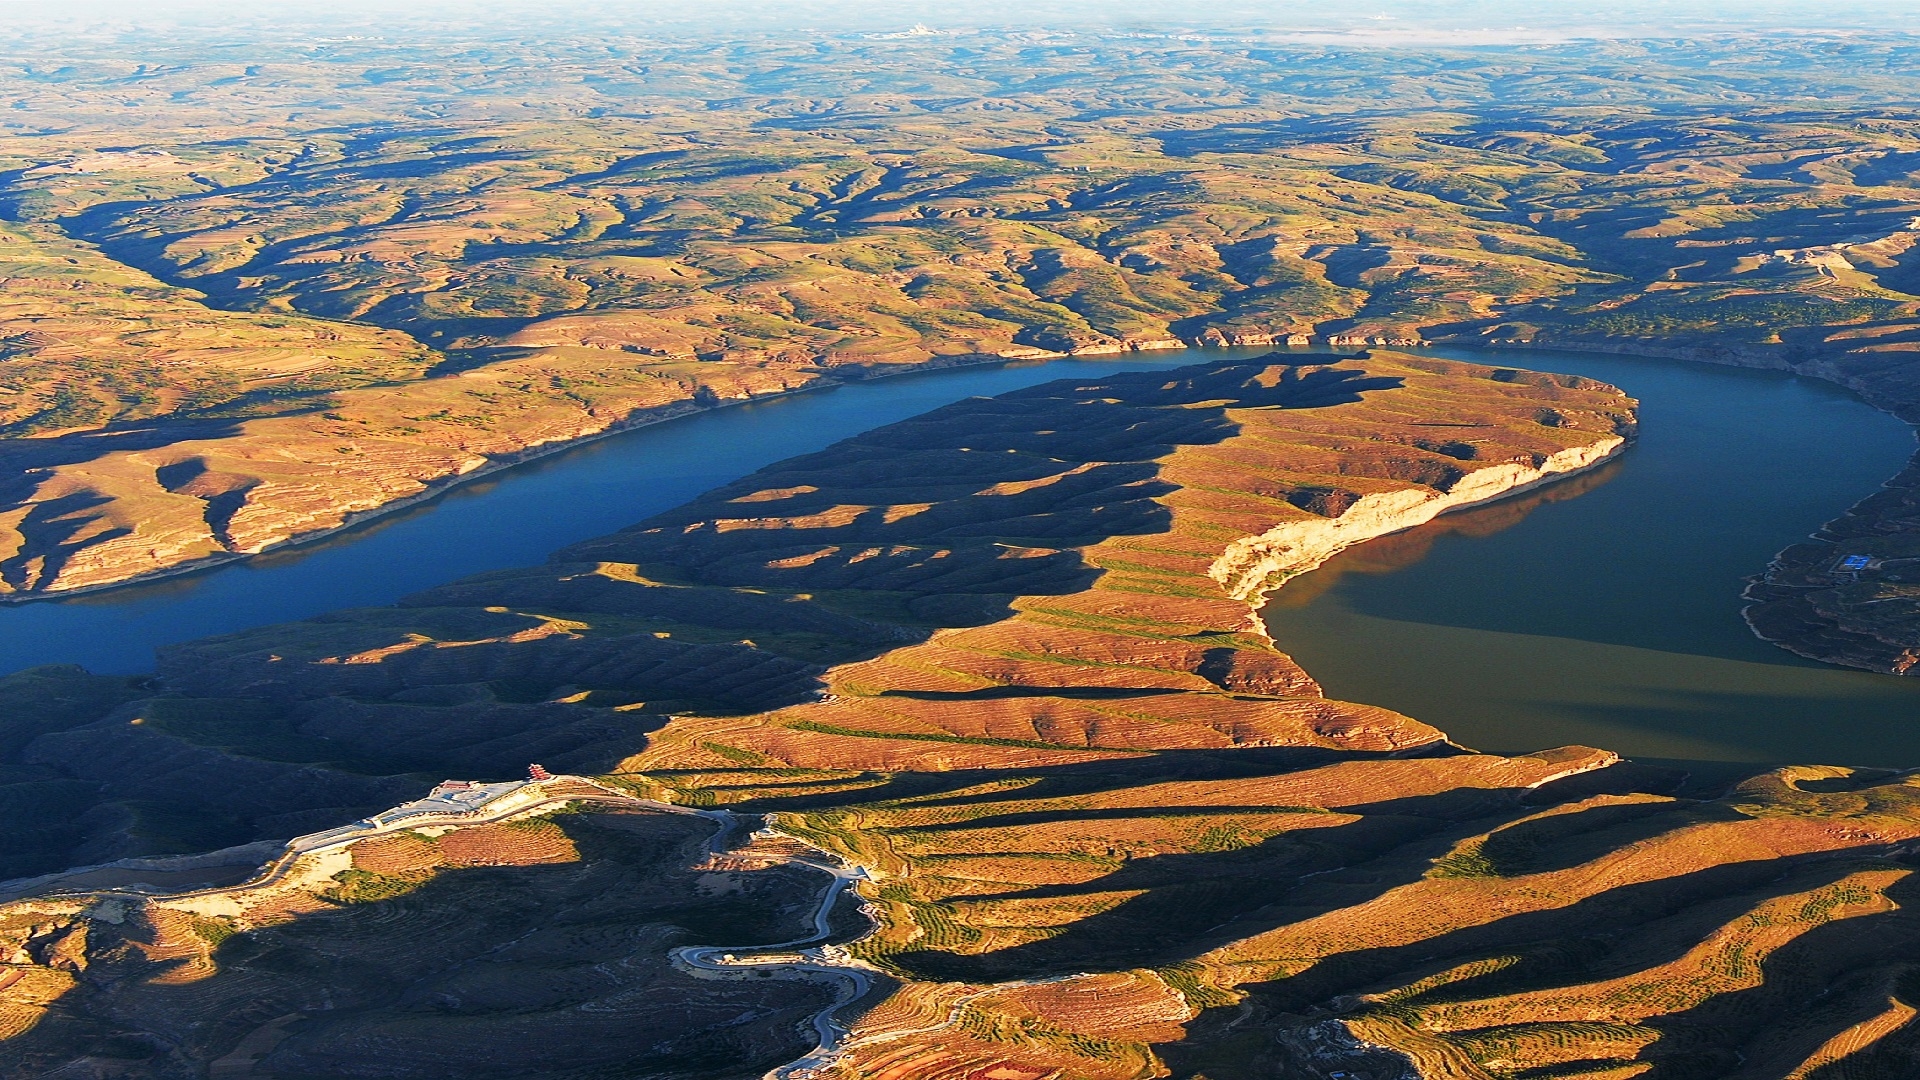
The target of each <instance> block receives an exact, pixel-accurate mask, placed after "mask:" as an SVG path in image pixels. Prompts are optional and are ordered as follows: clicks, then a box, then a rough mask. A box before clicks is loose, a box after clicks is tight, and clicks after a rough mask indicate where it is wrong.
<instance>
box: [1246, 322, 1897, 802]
mask: <svg viewBox="0 0 1920 1080" xmlns="http://www.w3.org/2000/svg"><path fill="white" fill-rule="evenodd" d="M1436 351H1438V352H1440V353H1441V354H1442V355H1452V356H1457V357H1460V358H1462V359H1479V360H1481V361H1482V362H1486V361H1487V360H1489V359H1490V358H1491V357H1490V356H1489V355H1488V354H1485V353H1456V352H1448V351H1447V350H1436ZM1493 355H1494V356H1498V357H1502V358H1504V359H1505V360H1506V362H1508V363H1512V364H1515V365H1516V366H1523V367H1531V368H1539V369H1543V370H1549V371H1561V372H1570V373H1573V374H1578V375H1586V376H1589V377H1591V378H1595V379H1601V380H1604V381H1606V382H1610V383H1613V384H1614V385H1616V386H1620V387H1622V388H1624V389H1626V390H1627V391H1628V392H1629V393H1631V394H1633V395H1634V396H1635V397H1637V398H1639V399H1640V401H1641V408H1640V419H1641V435H1640V438H1639V440H1638V442H1637V443H1636V444H1635V445H1634V446H1633V447H1632V448H1631V449H1629V450H1628V451H1626V453H1625V454H1624V455H1622V456H1621V457H1620V458H1619V459H1617V460H1616V461H1615V462H1613V463H1611V464H1609V465H1606V466H1603V467H1602V468H1601V469H1599V470H1597V471H1595V472H1593V473H1590V474H1587V475H1584V476H1581V477H1577V478H1574V479H1571V480H1568V481H1563V482H1562V483H1561V484H1559V485H1555V486H1552V487H1548V488H1543V489H1540V490H1537V491H1534V492H1530V493H1527V494H1524V495H1520V496H1516V497H1515V498H1513V499H1511V500H1507V501H1504V502H1500V503H1495V504H1491V505H1488V506H1483V507H1479V508H1475V509H1469V510H1465V511H1461V512H1457V513H1455V514H1450V515H1447V516H1445V517H1442V518H1439V519H1437V520H1436V521H1434V522H1432V523H1431V524H1428V525H1425V526H1422V527H1420V528H1417V529H1412V530H1409V531H1407V532H1404V533H1400V534H1397V535H1394V536H1390V537H1385V538H1382V539H1379V540H1375V541H1372V542H1371V543H1369V544H1365V545H1361V546H1360V547H1357V548H1351V549H1349V550H1348V551H1346V552H1343V553H1341V554H1340V555H1338V556H1336V557H1335V558H1334V559H1332V560H1331V561H1329V562H1328V563H1327V564H1326V565H1324V566H1322V567H1321V568H1320V569H1318V570H1315V571H1313V572H1311V573H1308V574H1305V575H1302V576H1301V577H1298V578H1296V579H1294V580H1293V581H1291V582H1289V583H1288V584H1287V585H1285V586H1284V587H1282V588H1281V589H1279V590H1277V591H1275V592H1274V593H1272V594H1270V596H1269V598H1268V603H1267V605H1266V607H1265V608H1264V610H1263V612H1262V616H1263V619H1264V621H1265V622H1266V624H1267V627H1268V631H1269V633H1271V634H1272V635H1273V637H1274V639H1275V641H1276V643H1277V644H1278V645H1279V646H1280V647H1281V648H1283V649H1285V650H1287V651H1288V652H1290V653H1292V654H1293V655H1294V657H1295V658H1296V659H1298V660H1299V661H1300V662H1301V663H1302V664H1303V665H1304V666H1305V667H1306V668H1307V670H1308V671H1310V672H1312V673H1313V675H1314V676H1315V677H1316V678H1318V679H1319V680H1320V681H1321V683H1322V684H1323V685H1324V686H1325V687H1326V690H1327V692H1328V694H1330V695H1332V696H1334V697H1340V698H1346V699H1349V700H1354V701H1364V702H1368V703H1371V704H1376V705H1385V706H1387V707H1388V708H1392V709H1397V710H1399V711H1401V712H1404V713H1407V714H1409V715H1411V716H1415V717H1418V718H1420V719H1421V720H1424V721H1426V722H1428V723H1430V724H1433V725H1435V726H1437V727H1440V728H1442V729H1443V730H1445V731H1446V732H1448V734H1450V735H1451V736H1452V737H1453V738H1454V739H1455V740H1456V741H1458V742H1461V743H1464V744H1466V745H1468V746H1472V747H1475V748H1477V749H1483V750H1491V751H1496V752H1515V751H1525V750H1533V749H1540V748H1543V747H1548V746H1558V745H1563V744H1568V743H1584V744H1586V745H1590V746H1599V747H1605V748H1607V749H1611V750H1617V751H1619V752H1621V753H1624V754H1629V755H1635V756H1640V757H1653V758H1685V759H1695V760H1709V761H1729V762H1787V761H1791V762H1806V763H1825V764H1848V765H1854V764H1864V765H1890V766H1903V767H1904V766H1920V678H1908V677H1897V676H1890V675H1877V674H1872V673H1868V672H1859V671H1849V670H1844V669H1840V668H1834V667H1828V666H1826V665H1822V664H1817V663H1814V662H1812V661H1807V660H1802V659H1799V658H1797V657H1795V656H1793V655H1791V654H1789V653H1787V652H1786V651H1784V650H1782V649H1779V648H1777V647H1775V646H1772V645H1769V644H1767V643H1765V642H1763V641H1760V640H1759V639H1757V638H1755V637H1754V636H1753V635H1752V634H1751V633H1750V632H1749V631H1748V630H1747V627H1746V624H1745V623H1744V622H1743V621H1742V620H1741V619H1740V608H1741V606H1742V604H1741V600H1740V591H1741V588H1742V587H1743V584H1744V579H1745V578H1746V577H1747V576H1749V575H1752V574H1756V573H1759V572H1760V571H1761V570H1763V569H1764V568H1765V566H1766V563H1767V561H1768V559H1769V558H1770V557H1771V556H1772V555H1773V554H1774V552H1776V551H1778V550H1779V549H1781V548H1782V547H1785V546H1786V545H1787V544H1790V543H1793V542H1794V541H1796V540H1799V539H1801V538H1803V537H1804V536H1806V535H1807V534H1808V533H1809V532H1811V531H1812V530H1814V529H1816V528H1818V527H1819V526H1820V525H1821V524H1822V523H1823V522H1825V521H1827V520H1829V519H1830V518H1832V517H1834V516H1835V515H1837V514H1838V513H1839V512H1840V511H1841V510H1844V509H1845V508H1846V507H1847V506H1849V505H1851V504H1852V503H1854V502H1855V501H1857V500H1859V499H1860V498H1862V497H1863V496H1865V495H1867V494H1868V493H1870V492H1871V491H1873V490H1874V489H1875V488H1877V487H1878V486H1879V485H1880V483H1881V482H1882V481H1883V480H1885V479H1887V478H1888V477H1890V476H1892V475H1893V474H1894V473H1895V472H1897V471H1899V469H1900V467H1901V466H1902V465H1903V464H1904V462H1905V461H1906V459H1907V457H1908V456H1909V455H1910V454H1911V453H1912V452H1913V448H1914V440H1913V434H1912V431H1911V429H1910V428H1908V426H1907V425H1905V424H1903V423H1901V422H1900V421H1898V420H1896V419H1894V418H1893V417H1891V416H1888V415H1886V414H1884V413H1881V412H1878V411H1877V410H1874V409H1872V408H1871V407H1870V406H1868V405H1866V404H1865V403H1864V402H1862V401H1860V400H1859V399H1858V398H1856V397H1855V396H1853V395H1852V394H1850V393H1848V392H1846V391H1844V390H1841V389H1838V388H1836V387H1834V386H1832V385H1829V384H1826V383H1822V382H1819V381H1816V380H1811V379H1803V378H1798V377H1795V376H1791V375H1786V374H1782V373H1778V372H1763V371H1748V370H1741V369H1736V368H1723V367H1716V366H1711V365H1705V364H1691V363H1682V362H1676V361H1667V360H1643V359H1636V358H1630V357H1611V356H1593V355H1587V354H1576V353H1549V352H1533V351H1529V352H1526V353H1508V352H1501V353H1498V354H1493Z"/></svg>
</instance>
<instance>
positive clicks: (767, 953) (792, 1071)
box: [672, 858, 873, 1080]
mask: <svg viewBox="0 0 1920 1080" xmlns="http://www.w3.org/2000/svg"><path fill="white" fill-rule="evenodd" d="M788 863H789V864H790V865H793V866H805V867H808V868H810V869H813V870H818V871H820V872H821V873H823V874H826V875H828V877H829V880H828V882H827V886H826V888H825V889H823V890H821V893H820V904H819V906H818V907H816V908H815V909H814V912H813V933H811V934H808V935H807V936H805V937H800V938H795V939H794V940H792V941H782V942H780V943H778V944H775V945H755V946H751V947H749V948H731V949H730V948H727V947H726V946H723V945H700V946H686V947H682V948H678V949H675V950H673V953H672V956H673V959H674V962H675V963H677V964H679V965H681V966H682V967H683V968H686V969H688V970H689V972H690V973H693V974H706V975H708V976H710V977H712V976H718V977H722V978H736V977H739V976H740V975H741V974H743V973H745V972H746V971H750V970H752V969H754V968H767V967H771V968H778V969H779V971H780V973H781V974H783V975H788V976H794V975H798V976H802V977H815V978H830V979H834V980H837V981H839V983H840V991H839V993H838V994H836V995H835V996H834V1000H833V1003H832V1004H831V1005H828V1006H827V1007H826V1008H824V1009H822V1010H820V1011H819V1012H818V1013H816V1014H814V1017H813V1030H814V1034H815V1036H816V1038H817V1039H818V1045H816V1046H815V1047H814V1049H813V1050H812V1051H811V1052H809V1053H808V1054H807V1055H806V1056H805V1057H802V1058H800V1059H799V1060H798V1061H794V1062H790V1063H788V1064H786V1065H782V1066H781V1067H779V1068H777V1069H775V1070H773V1071H772V1072H769V1073H768V1074H767V1080H802V1078H804V1077H809V1076H812V1075H813V1073H814V1070H815V1069H817V1068H819V1067H820V1066H822V1065H825V1064H827V1063H828V1062H829V1061H831V1060H833V1058H834V1057H835V1056H836V1055H837V1054H838V1053H839V1052H840V1045H841V1042H842V1041H843V1040H844V1039H845V1038H846V1037H847V1033H848V1032H847V1027H846V1025H845V1024H843V1023H841V1022H840V1010H841V1009H844V1008H846V1007H847V1006H848V1005H851V1004H853V1003H854V1002H856V1001H858V1000H860V999H861V998H863V997H865V996H866V995H867V991H869V990H871V989H873V975H872V974H871V973H870V972H869V971H867V970H866V969H865V968H864V967H861V966H859V965H857V964H856V963H854V962H851V961H847V960H842V959H840V958H839V957H837V956H835V955H832V954H830V953H827V952H826V951H824V950H821V949H817V948H809V946H816V945H821V944H824V943H825V942H826V940H827V938H829V937H831V936H832V935H833V908H834V905H835V904H837V903H838V902H839V900H840V896H841V894H842V893H844V892H846V891H847V889H848V888H850V887H852V885H853V883H854V882H856V881H863V880H865V879H866V876H867V872H866V871H865V870H863V869H861V868H860V867H857V866H845V865H837V864H833V863H826V862H818V861H815V860H812V859H799V858H795V859H789V860H788ZM795 950H798V951H797V952H796V951H795Z"/></svg>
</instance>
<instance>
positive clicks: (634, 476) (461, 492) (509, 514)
mask: <svg viewBox="0 0 1920 1080" xmlns="http://www.w3.org/2000/svg"><path fill="white" fill-rule="evenodd" d="M1269 351H1270V350H1267V349H1208V350H1205V351H1204V353H1200V352H1161V353H1132V354H1127V355H1124V356H1119V357H1114V358H1112V359H1068V360H1053V361H1048V362H1046V363H1020V364H1007V365H997V366H987V367H970V368H953V369H947V370H944V371H933V372H926V373H923V374H910V375H900V376H895V377H892V378H887V379H876V380H872V381H869V382H859V383H851V384H848V385H844V386H834V387H824V388H821V389H818V390H810V391H806V392H803V393H799V394H793V395H787V396H782V397H777V398H768V399H765V400H762V401H756V402H751V403H748V404H744V405H736V406H731V407H728V408H724V409H716V410H714V411H711V412H706V413H699V414H695V415H693V416H687V417H682V418H680V419H676V420H670V421H667V422H665V423H660V424H653V425H650V426H647V427H642V428H635V429H633V430H631V431H626V432H622V433H620V434H618V435H613V436H609V437H608V438H604V439H599V440H596V441H593V442H588V443H583V444H581V445H579V446H576V447H572V448H570V449H568V450H565V451H562V452H560V453H557V454H553V455H550V456H548V457H544V458H539V459H537V460H535V461H531V462H528V463H526V464H524V465H521V466H518V467H515V468H513V469H508V470H504V471H502V472H498V473H494V474H492V475H490V476H487V477H484V478H482V479H480V480H476V481H474V482H472V483H469V484H464V485H460V486H458V487H454V488H452V489H450V490H449V491H447V492H446V493H445V494H444V495H442V496H441V497H439V498H437V499H433V500H431V501H429V502H425V503H421V504H419V505H417V506H413V507H409V508H407V509H404V510H401V511H397V512H395V513H392V514H388V515H386V516H384V517H379V518H375V519H373V520H371V521H368V522H366V523H365V524H364V525H361V526H359V527H357V528H354V529H349V530H346V531H344V532H341V533H338V534H336V535H334V536H331V537H328V538H326V539H324V540H321V541H317V542H315V543H312V544H306V545H300V546H296V547H291V548H286V549H283V550H280V551H277V552H269V553H268V554H266V555H263V556H260V557H258V558H254V559H250V560H247V561H245V562H239V563H228V564H226V565H224V566H219V567H215V568H212V569H208V570H204V571H200V572H197V573H192V574H183V575H180V576H177V577H172V578H163V579H160V580H157V581H154V582H152V583H149V584H142V585H134V586H129V587H126V588H121V589H112V590H107V591H104V592H99V593H88V594H82V595H80V596H75V597H72V598H69V599H60V600H40V601H33V602H29V603H25V604H10V605H0V672H9V671H16V670H19V669H20V668H24V667H31V666H33V665H36V664H80V665H82V666H84V667H86V668H87V669H89V670H91V671H95V672H100V673H123V672H124V673H133V672H140V671H149V670H152V667H153V651H154V649H155V648H156V647H159V646H162V645H170V644H177V643H179V642H183V641H192V640H194V639H195V638H202V637H208V636H211V635H214V634H223V633H229V632H231V631H235V630H244V629H247V628H249V627H254V626H264V625H267V624H270V623H276V622H286V621H288V620H292V619H303V618H307V617H308V616H312V615H318V614H320V613H322V612H326V611H333V610H335V609H338V608H348V607H368V606H373V605H379V604H389V603H392V602H393V601H395V600H398V599H399V598H401V597H403V596H406V595H408V594H410V593H414V592H418V591H420V590H422V589H426V588H430V587H432V586H434V585H441V584H445V583H446V582H449V581H453V580H455V579H457V578H461V577H465V576H467V575H469V574H477V573H481V572H483V571H487V570H500V569H505V568H508V567H514V566H527V565H530V564H533V563H539V562H543V561H545V559H546V557H547V555H548V553H550V552H552V551H554V550H555V549H557V548H560V547H564V546H565V545H567V544H571V543H574V542H575V541H579V540H585V539H588V538H590V537H595V536H600V535H602V534H605V533H610V532H613V531H614V530H616V529H621V528H625V527H626V526H628V525H631V524H633V523H634V522H637V521H639V520H641V519H643V518H645V517H648V516H649V515H652V514H655V513H658V512H660V511H662V510H667V509H670V508H672V507H675V506H678V505H680V504H681V503H683V502H686V501H687V500H689V499H691V498H693V497H694V496H696V495H698V494H700V493H701V492H703V491H706V490H707V489H709V488H712V487H715V486H718V485H720V484H723V483H726V482H727V481H730V480H734V479H737V478H739V477H741V476H745V475H746V474H748V473H750V472H753V471H754V470H755V469H758V468H761V467H762V466H765V465H770V464H772V463H774V462H776V461H781V460H784V459H786V458H789V457H793V456H795V455H798V454H806V453H811V452H813V451H815V450H819V449H821V448H823V447H826V446H829V445H831V444H832V443H835V442H838V441H839V440H841V439H844V438H847V437H849V436H853V435H858V434H860V433H861V432H863V431H868V430H871V429H873V428H876V427H879V426H881V425H883V424H890V423H893V422H894V421H897V420H904V419H906V418H908V417H910V416H917V415H919V414H920V413H923V412H926V411H928V410H930V409H935V408H938V407H940V406H942V405H945V404H947V403H949V402H953V401H958V400H960V399H962V398H967V397H973V396H991V395H994V394H1003V393H1006V392H1007V391H1009V390H1017V389H1019V388H1021V387H1024V386H1033V385H1036V384H1039V383H1043V382H1051V381H1053V380H1054V379H1063V378H1074V377H1081V378H1086V377H1103V376H1105V375H1110V374H1113V373H1115V372H1119V371H1141V370H1147V369H1152V368H1172V367H1182V366H1185V365H1187V364H1193V363H1197V362H1199V361H1200V360H1202V359H1208V358H1216V357H1217V358H1226V357H1231V356H1258V355H1261V354H1263V353H1266V352H1269Z"/></svg>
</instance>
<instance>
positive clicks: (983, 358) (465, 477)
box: [0, 353, 1072, 605]
mask: <svg viewBox="0 0 1920 1080" xmlns="http://www.w3.org/2000/svg"><path fill="white" fill-rule="evenodd" d="M976 355H978V358H977V359H975V358H974V357H975V356H976ZM1070 355H1072V354H1068V353H1058V354H1053V355H1044V356H998V355H984V354H968V355H967V356H966V357H965V358H963V359H961V360H958V361H956V362H950V363H943V364H935V363H931V362H929V363H922V364H894V365H887V367H888V368H890V369H892V370H875V371H874V373H873V374H871V375H867V376H864V377H862V378H857V379H850V378H844V377H841V376H837V375H833V374H826V375H823V376H822V377H820V378H819V379H816V380H814V381H813V382H811V383H808V384H807V385H805V386H801V387H796V388H795V389H792V390H780V391H776V392H775V393H771V394H761V395H759V396H750V397H744V398H723V399H718V400H715V401H713V402H712V403H711V404H705V405H702V404H698V403H697V402H698V399H697V398H687V399H685V401H684V402H673V403H670V404H667V405H660V406H656V407H654V408H653V409H650V410H647V411H646V412H645V413H644V414H641V413H635V414H632V415H629V416H628V417H626V418H624V419H621V420H618V421H615V422H614V423H612V424H610V425H608V426H607V427H606V428H603V429H602V430H600V431H596V432H594V433H592V434H590V435H581V436H579V437H577V438H572V439H561V440H556V441H554V442H551V443H541V444H538V445H535V446H529V447H527V448H526V449H525V450H521V451H518V452H516V453H514V454H511V455H502V456H500V457H497V458H494V459H492V460H490V461H488V462H487V463H486V464H485V465H482V466H480V467H479V468H476V469H470V470H468V471H467V472H464V473H455V474H453V475H451V476H447V477H444V478H442V479H440V480H436V481H433V482H431V483H429V484H428V485H427V487H426V489H425V490H423V491H419V492H416V493H415V494H412V495H406V496H403V497H401V498H398V499H394V500H392V501H391V502H384V503H381V504H380V505H379V506H376V507H373V508H371V509H368V510H355V511H352V512H350V513H348V514H347V515H346V518H345V520H343V521H342V522H341V523H340V524H338V525H332V526H329V527H327V528H325V529H317V530H315V531H313V532H305V533H300V534H299V535H297V536H290V537H288V538H286V539H284V540H276V541H274V542H273V543H271V544H267V545H265V546H264V547H262V548H260V550H258V551H228V552H222V553H220V554H218V555H207V556H203V557H201V558H198V559H194V560H192V561H189V562H183V563H179V564H177V565H174V566H170V567H167V568H165V569H161V570H148V571H145V572H143V573H139V574H135V575H133V576H131V577H125V578H121V579H119V580H118V581H109V582H102V583H100V584H97V585H80V586H76V587H74V588H69V589H50V590H35V591H32V592H12V593H0V605H5V604H33V603H39V602H43V601H58V600H65V599H67V598H69V597H76V596H87V595H95V594H99V593H103V592H109V591H111V590H114V589H124V588H131V587H133V586H136V585H151V584H153V583H155V582H158V581H166V580H168V579H171V578H177V577H185V576H188V575H191V574H198V573H203V572H205V571H208V570H217V569H219V568H221V567H223V566H231V565H233V564H235V563H239V562H245V561H247V560H249V559H254V558H257V557H259V556H261V555H268V554H273V553H277V552H282V551H288V550H291V549H294V548H299V547H305V546H306V545H308V544H317V543H319V542H321V541H323V540H327V539H330V538H332V537H335V536H340V535H342V534H344V533H348V532H351V531H353V530H354V529H357V528H359V527H361V526H362V525H366V524H369V523H371V522H374V521H377V520H379V519H381V518H383V517H386V516H388V515H390V514H395V513H398V512H400V511H402V510H408V509H411V508H413V507H415V506H420V505H422V504H424V503H429V502H432V501H433V500H435V499H438V498H440V497H441V496H442V495H445V494H447V493H448V492H451V491H454V490H456V489H458V488H460V487H463V486H465V485H466V484H469V483H471V482H473V481H475V480H479V479H482V478H484V477H488V476H492V475H494V474H496V473H501V472H505V471H507V470H509V469H514V468H518V467H519V466H521V465H527V464H531V463H532V462H535V461H540V460H543V459H545V458H549V457H553V456H555V455H558V454H563V453H566V452H567V451H569V450H572V449H574V448H576V447H581V446H587V445H589V444H592V443H595V442H599V441H600V440H602V439H610V438H613V437H614V436H616V435H624V434H626V433H627V432H630V431H639V430H640V429H642V428H648V427H652V426H653V425H655V424H664V423H666V422H668V421H670V420H681V419H685V418H686V417H689V416H700V415H703V414H706V413H712V412H719V411H720V410H722V409H728V408H733V407H736V406H740V405H752V404H756V403H759V402H767V401H779V400H783V399H785V398H790V397H794V396H797V395H800V394H805V393H810V392H813V391H818V390H830V389H834V388H837V387H842V386H852V385H857V384H859V383H864V382H873V381H878V380H881V379H890V378H894V377H896V376H903V375H914V374H919V373H928V374H931V373H934V372H940V371H956V370H960V369H964V368H985V367H994V366H998V365H1005V364H1018V363H1026V362H1030V361H1035V360H1041V361H1044V360H1060V359H1066V358H1067V357H1068V356H1070ZM449 377H450V378H453V377H457V376H449ZM683 404H684V405H691V406H692V407H691V408H681V407H680V406H682V405H683Z"/></svg>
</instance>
